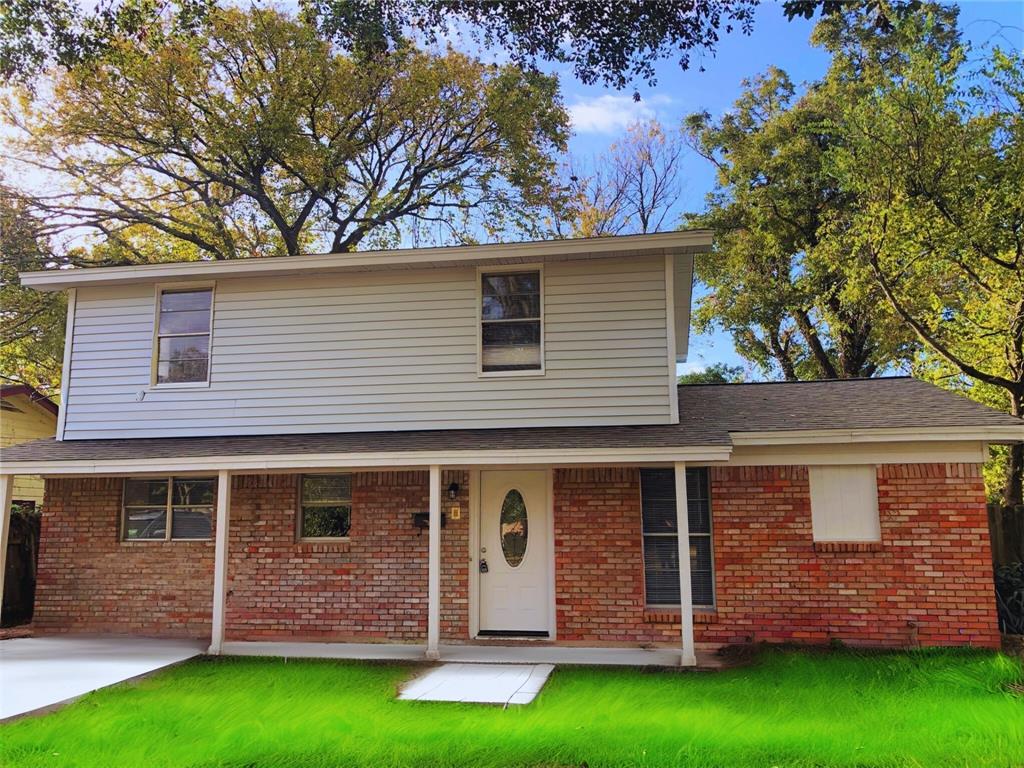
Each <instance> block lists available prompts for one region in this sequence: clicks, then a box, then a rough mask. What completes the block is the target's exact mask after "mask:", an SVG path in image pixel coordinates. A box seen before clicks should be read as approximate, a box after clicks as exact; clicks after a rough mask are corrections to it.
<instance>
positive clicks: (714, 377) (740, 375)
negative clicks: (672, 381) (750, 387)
mask: <svg viewBox="0 0 1024 768" xmlns="http://www.w3.org/2000/svg"><path fill="white" fill-rule="evenodd" d="M745 379H746V373H745V372H744V370H743V368H742V366H739V365H729V364H727V363H715V364H714V365H709V366H708V367H707V368H705V369H704V370H703V371H693V372H691V373H684V374H683V375H682V376H680V377H679V383H680V384H739V383H742V382H743V381H744V380H745Z"/></svg>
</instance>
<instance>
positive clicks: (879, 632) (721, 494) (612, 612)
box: [555, 464, 999, 647]
mask: <svg viewBox="0 0 1024 768" xmlns="http://www.w3.org/2000/svg"><path fill="white" fill-rule="evenodd" d="M638 483H639V480H638V473H637V472H635V471H630V470H615V471H609V470H562V471H558V472H556V473H555V531H556V533H555V538H556V560H557V562H558V564H559V571H558V573H557V577H556V582H557V591H558V597H559V600H560V605H559V610H558V633H559V638H560V639H562V640H566V641H576V642H584V641H585V642H621V641H623V640H628V641H632V642H672V643H675V642H677V641H678V637H679V625H678V621H672V620H671V615H666V614H665V613H664V612H662V613H653V612H645V611H644V603H643V573H642V569H641V568H640V567H639V565H635V564H636V563H639V562H640V556H641V555H640V552H641V537H640V513H639V504H638V497H639V485H638ZM711 483H712V488H711V497H712V515H713V525H714V552H715V571H716V591H717V612H716V613H715V614H708V615H704V616H699V617H698V624H697V630H696V631H697V640H698V641H711V642H746V641H751V640H754V641H772V642H780V641H795V642H823V641H827V640H831V639H833V638H834V639H840V640H843V641H846V642H849V643H852V644H865V645H880V646H902V645H912V644H918V643H919V644H922V645H967V644H972V645H979V646H986V647H997V646H998V643H999V637H998V632H997V625H996V619H995V608H994V600H993V596H992V576H991V566H990V560H989V544H988V529H987V517H986V513H985V495H984V487H983V484H982V480H981V477H980V472H979V468H978V467H977V466H976V465H963V464H951V465H946V464H926V465H882V466H880V467H879V469H878V497H879V512H880V517H881V530H882V543H881V545H880V546H877V545H876V546H870V545H869V546H865V545H857V546H854V547H849V548H847V547H837V546H831V547H822V546H820V545H819V547H818V548H817V549H816V548H815V546H814V542H813V537H812V531H811V511H810V493H809V487H808V481H807V469H806V467H716V468H713V469H712V470H711ZM591 489H592V490H591ZM589 532H593V537H594V539H593V540H592V542H589V543H585V542H586V541H587V537H588V536H589V535H591V534H590V533H589ZM828 549H832V550H839V551H825V550H828ZM845 549H853V550H855V551H843V550H845Z"/></svg>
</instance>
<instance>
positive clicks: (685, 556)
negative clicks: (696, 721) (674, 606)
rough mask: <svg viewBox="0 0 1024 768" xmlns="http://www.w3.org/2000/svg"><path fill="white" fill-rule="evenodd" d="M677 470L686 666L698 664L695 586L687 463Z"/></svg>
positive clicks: (681, 463)
mask: <svg viewBox="0 0 1024 768" xmlns="http://www.w3.org/2000/svg"><path fill="white" fill-rule="evenodd" d="M675 472H676V478H675V479H676V524H677V526H678V528H679V613H680V616H681V622H680V623H681V624H682V630H683V631H682V635H683V637H682V640H683V656H682V659H681V660H680V664H681V665H682V666H684V667H693V666H696V665H697V655H696V652H695V650H694V645H693V586H692V585H691V584H690V516H689V513H688V511H687V504H686V463H685V462H682V461H677V462H676V463H675Z"/></svg>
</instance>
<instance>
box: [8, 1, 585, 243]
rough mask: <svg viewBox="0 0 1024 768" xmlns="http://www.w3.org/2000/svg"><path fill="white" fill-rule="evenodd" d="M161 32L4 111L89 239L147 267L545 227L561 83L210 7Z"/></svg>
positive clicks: (46, 205) (62, 214) (69, 217)
mask: <svg viewBox="0 0 1024 768" xmlns="http://www.w3.org/2000/svg"><path fill="white" fill-rule="evenodd" d="M173 32H174V30H173V29H172V28H171V27H170V26H169V25H168V24H164V25H162V26H161V25H156V26H154V28H153V29H152V30H151V31H150V34H149V35H148V36H146V37H145V38H144V39H142V40H138V41H136V40H131V39H120V40H118V41H116V43H114V44H113V45H112V47H111V48H110V50H108V51H107V52H106V53H105V54H104V55H103V56H101V57H97V58H94V59H91V60H89V61H86V62H84V63H81V64H79V65H77V66H76V67H74V68H73V69H71V70H70V71H68V72H66V73H63V74H60V75H59V76H57V78H56V80H55V82H54V85H53V89H52V94H48V95H47V97H46V98H45V99H44V98H38V99H34V100H32V99H30V98H28V96H23V98H22V100H21V101H20V102H15V101H14V100H8V102H7V104H6V107H5V110H4V114H5V117H6V118H7V119H8V120H9V121H10V122H11V124H12V125H13V126H15V127H16V129H17V130H18V137H19V141H18V142H16V143H14V146H15V150H16V154H17V156H18V158H19V159H20V160H21V161H22V162H25V163H27V164H29V165H32V166H36V167H42V168H46V169H47V170H48V171H50V172H51V173H53V174H54V175H55V181H56V182H58V183H62V184H63V186H64V188H65V189H66V190H67V192H65V193H63V194H60V195H56V196H53V197H49V198H45V199H40V198H36V199H33V200H32V203H33V204H34V206H35V209H36V210H37V211H38V212H39V213H40V214H42V215H45V216H46V217H47V219H48V220H49V221H51V222H53V224H52V226H51V228H50V233H51V234H52V233H53V232H59V231H61V230H62V228H63V229H75V230H76V231H80V230H81V228H83V227H86V228H90V229H92V230H94V231H96V232H98V233H101V234H102V236H103V237H104V239H105V240H106V241H107V242H108V243H109V247H113V248H116V249H119V250H121V251H122V252H124V253H125V254H128V255H131V256H132V257H133V258H136V259H143V260H149V259H150V258H151V254H152V251H154V249H155V250H156V251H158V252H165V253H173V255H174V256H175V257H176V258H182V257H190V258H236V257H244V256H249V257H251V256H274V255H279V254H295V253H299V252H303V251H309V250H314V249H324V250H331V251H335V252H337V251H344V250H349V249H354V248H355V247H357V246H366V245H373V246H380V247H387V246H393V245H395V244H396V243H397V242H398V241H399V239H400V238H402V237H403V236H408V237H410V238H412V239H413V240H416V239H417V238H420V237H430V238H431V239H432V240H433V241H437V242H446V241H470V240H472V238H473V237H474V236H475V235H476V234H477V233H479V232H483V233H485V234H486V236H487V237H488V238H489V239H501V238H503V237H504V236H506V235H507V234H509V233H513V232H514V233H516V234H517V235H520V236H521V235H522V234H523V233H526V234H527V235H529V234H533V233H534V232H535V222H536V220H537V216H536V215H535V214H536V210H537V207H538V206H539V205H540V204H541V203H542V202H544V201H545V200H547V199H549V196H548V186H549V184H550V182H551V178H552V176H553V173H554V162H553V160H552V155H553V154H554V153H557V152H559V151H561V150H562V149H563V148H564V146H565V141H566V135H567V124H568V117H567V114H566V112H565V109H564V108H563V106H562V103H561V99H560V96H559V92H558V85H557V81H556V80H555V79H554V78H551V77H546V76H544V75H541V74H539V73H536V72H525V71H523V70H521V69H520V68H519V67H516V66H511V65H507V66H487V65H484V64H481V63H480V62H479V61H477V60H475V59H473V58H470V57H468V56H465V55H463V54H460V53H456V52H454V51H451V50H449V51H448V52H447V53H445V54H441V55H437V54H429V53H424V52H420V51H417V50H414V49H411V48H402V49H399V50H396V51H393V52H391V53H388V54H386V55H382V56H379V57H376V58H373V59H372V60H357V59H355V58H353V57H351V56H346V55H343V54H341V53H339V52H337V51H336V50H334V49H333V48H332V46H331V45H330V44H329V43H328V42H327V41H325V40H324V39H323V38H322V37H321V36H320V34H319V32H318V31H317V30H316V29H315V28H314V27H313V26H311V25H309V24H307V23H305V22H304V21H302V20H301V19H297V18H294V17H291V16H288V15H286V14H284V13H279V12H277V11H271V10H260V9H253V10H249V11H241V10H235V9H226V10H215V11H213V12H211V13H210V14H209V15H208V16H207V17H206V19H205V21H204V24H203V27H202V30H201V34H197V35H195V36H193V37H187V38H183V37H182V36H180V35H176V34H173Z"/></svg>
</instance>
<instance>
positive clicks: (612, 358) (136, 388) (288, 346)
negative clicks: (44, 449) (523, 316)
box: [65, 257, 670, 439]
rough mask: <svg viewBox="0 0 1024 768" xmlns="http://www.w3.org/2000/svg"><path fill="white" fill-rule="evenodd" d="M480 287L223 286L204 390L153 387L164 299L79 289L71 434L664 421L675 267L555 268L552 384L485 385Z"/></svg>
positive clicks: (438, 277)
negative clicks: (668, 280)
mask: <svg viewBox="0 0 1024 768" xmlns="http://www.w3.org/2000/svg"><path fill="white" fill-rule="evenodd" d="M476 280H477V276H476V270H475V269H472V268H460V269H446V270H429V271H409V272H380V273H350V274H335V275H324V276H321V277H316V278H313V277H288V278H247V279H239V280H222V281H220V282H218V284H217V291H216V298H215V306H214V318H213V338H212V360H211V369H210V384H209V386H197V387H195V388H154V387H152V386H150V381H149V377H150V372H151V364H150V358H151V354H152V344H153V318H154V296H155V289H154V287H153V286H123V287H109V288H83V289H81V290H80V291H79V295H78V310H77V313H76V325H75V335H74V346H73V349H72V354H71V384H70V387H69V394H68V410H67V414H68V415H67V425H66V432H65V436H66V438H67V439H75V438H105V437H107V438H109V437H171V436H183V435H232V434H237V435H246V434H248V435H254V434H267V433H274V434H282V433H303V432H329V431H367V430H377V429H388V430H402V429H450V428H459V427H505V426H585V425H618V424H665V423H668V421H669V418H670V409H669V403H668V397H667V391H666V390H667V388H666V387H665V383H664V382H665V377H666V376H667V375H668V367H667V361H666V357H665V346H666V343H667V330H666V324H667V322H669V319H668V318H666V313H665V306H666V302H665V282H664V261H663V259H661V258H660V257H652V258H650V259H643V260H635V261H630V262H629V263H612V262H601V261H596V262H595V261H591V262H560V263H553V264H549V265H547V266H546V267H544V301H545V307H544V313H545V314H544V333H545V373H544V375H542V376H508V377H480V376H478V373H477V364H478V361H477V311H478V310H477V284H476Z"/></svg>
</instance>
